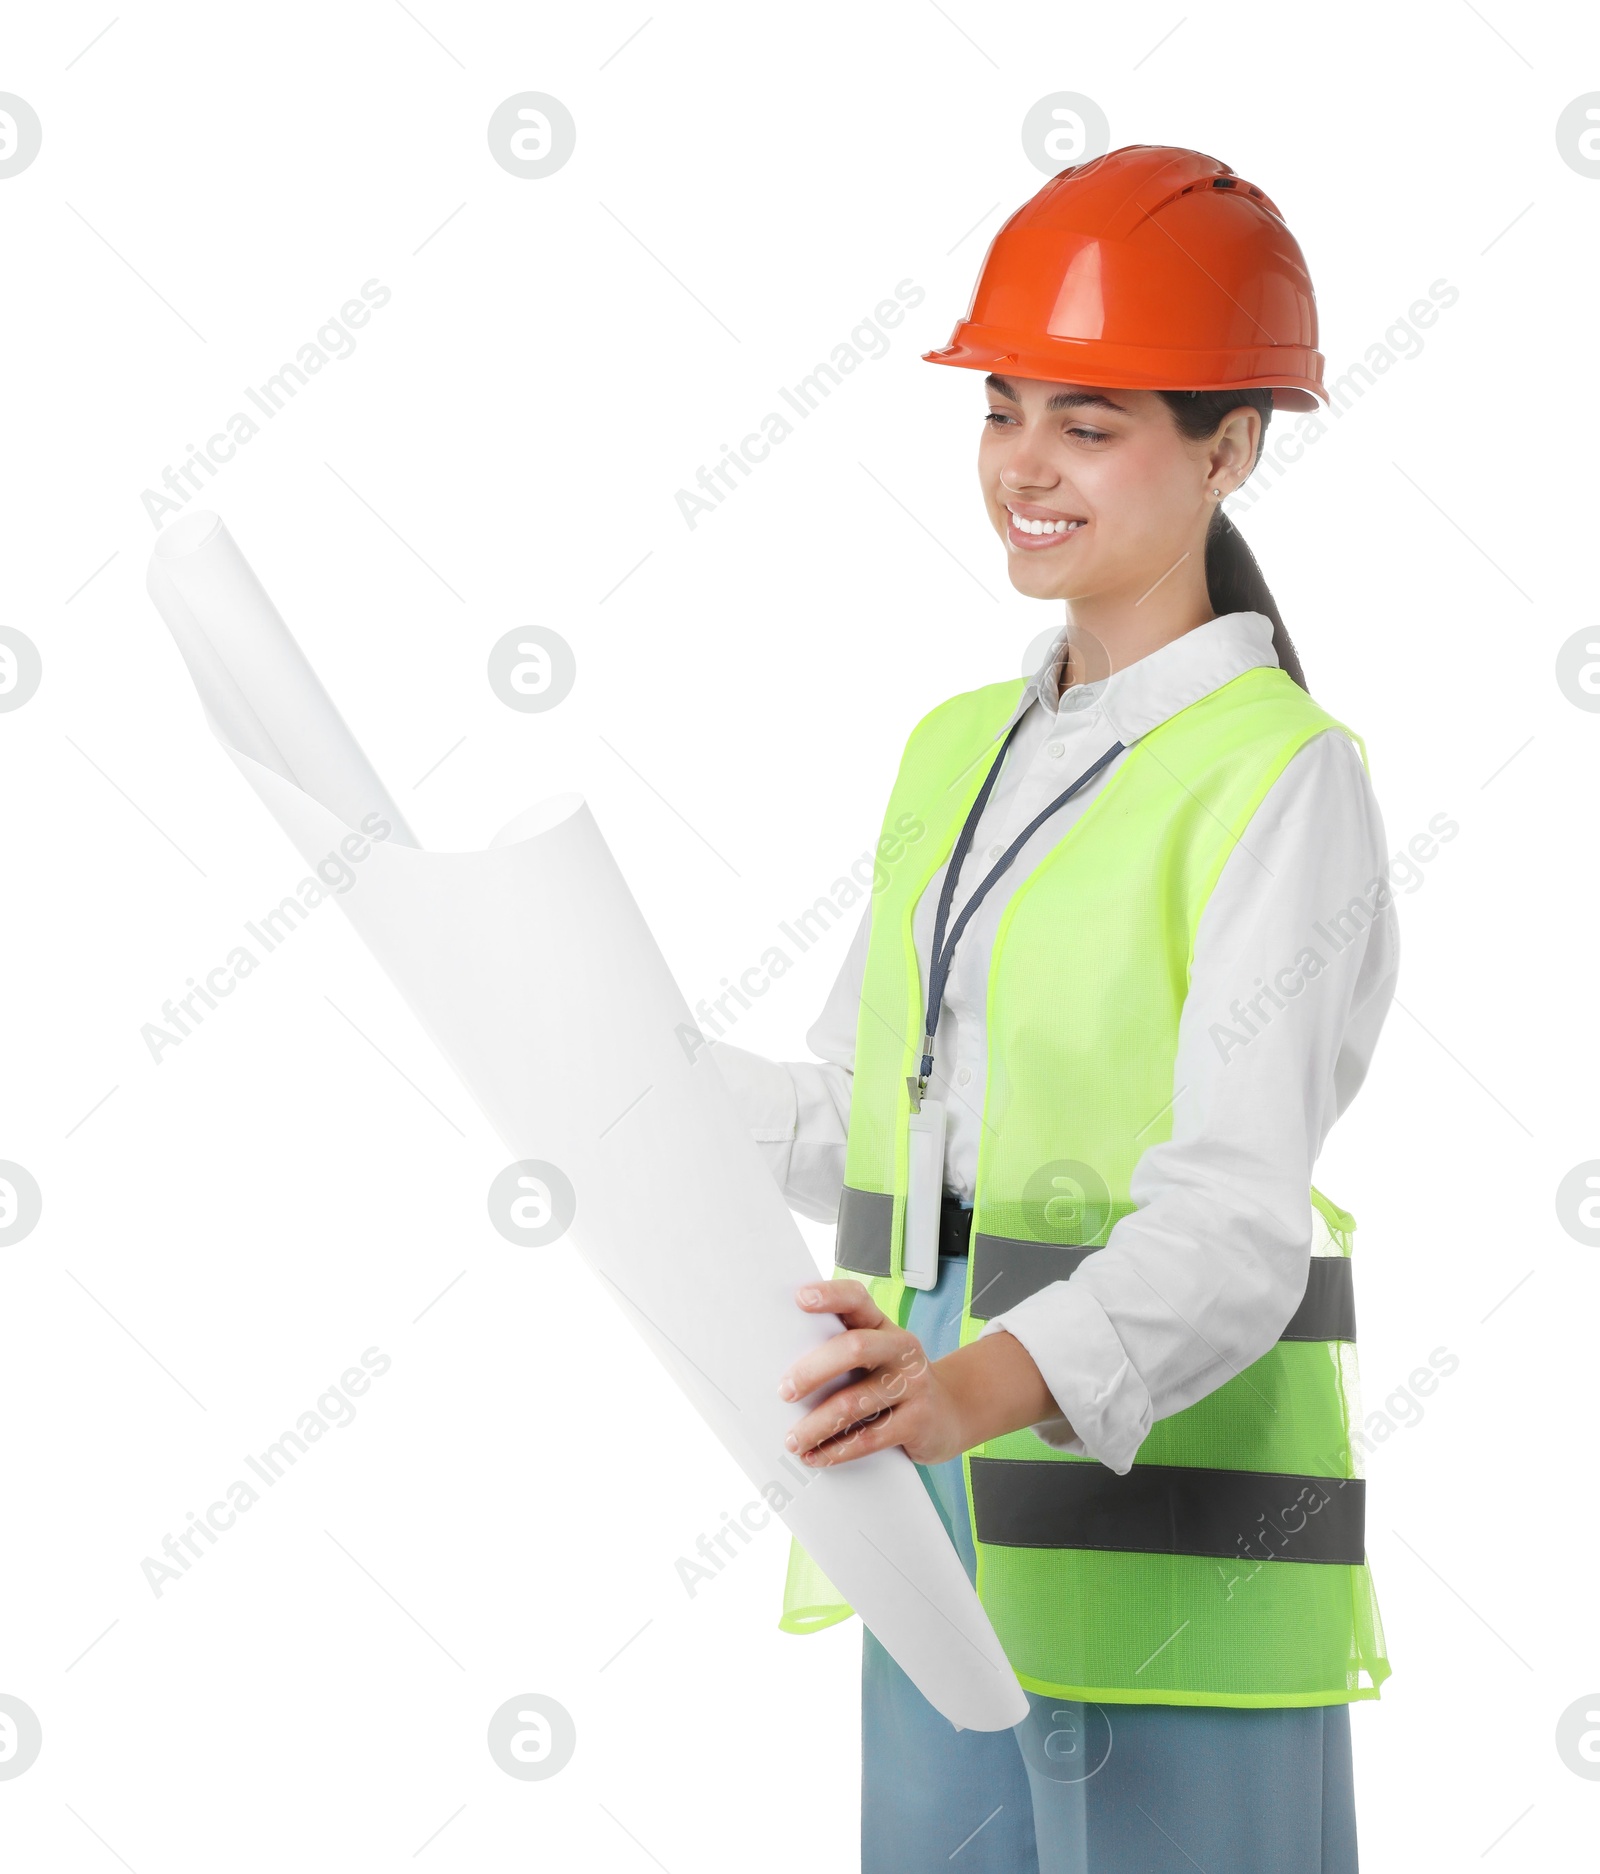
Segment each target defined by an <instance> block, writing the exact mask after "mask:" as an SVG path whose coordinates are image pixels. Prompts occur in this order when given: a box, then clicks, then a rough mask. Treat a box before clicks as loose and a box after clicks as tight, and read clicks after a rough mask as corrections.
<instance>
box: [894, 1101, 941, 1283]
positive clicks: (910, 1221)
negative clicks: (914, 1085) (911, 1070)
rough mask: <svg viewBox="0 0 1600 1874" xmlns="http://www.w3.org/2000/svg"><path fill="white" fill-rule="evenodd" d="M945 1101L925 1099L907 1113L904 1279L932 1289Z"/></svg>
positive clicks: (936, 1274)
mask: <svg viewBox="0 0 1600 1874" xmlns="http://www.w3.org/2000/svg"><path fill="white" fill-rule="evenodd" d="M944 1118H945V1106H944V1101H943V1100H923V1101H922V1103H921V1105H920V1106H919V1107H918V1108H917V1109H916V1110H915V1111H913V1112H911V1113H909V1114H908V1115H907V1134H908V1139H907V1143H908V1147H909V1149H908V1151H907V1154H906V1227H905V1240H904V1243H903V1245H902V1248H901V1254H900V1279H901V1280H902V1281H903V1282H904V1283H905V1284H906V1286H907V1287H908V1288H932V1287H933V1285H934V1284H935V1283H936V1282H937V1281H938V1279H939V1212H940V1210H941V1208H942V1206H943V1204H944Z"/></svg>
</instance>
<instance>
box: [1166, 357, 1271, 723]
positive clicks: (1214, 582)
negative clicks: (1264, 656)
mask: <svg viewBox="0 0 1600 1874" xmlns="http://www.w3.org/2000/svg"><path fill="white" fill-rule="evenodd" d="M1156 395H1157V396H1158V397H1160V398H1161V399H1162V400H1163V401H1164V402H1165V403H1166V405H1167V408H1168V409H1169V410H1171V412H1172V415H1173V420H1174V421H1175V422H1176V423H1177V426H1178V431H1179V434H1180V435H1182V436H1185V437H1187V438H1188V439H1189V441H1190V442H1200V441H1203V440H1204V439H1205V438H1206V437H1208V436H1214V435H1216V433H1217V430H1218V428H1219V427H1220V425H1221V423H1222V419H1223V418H1224V417H1225V416H1226V415H1227V414H1228V412H1229V411H1230V410H1237V409H1238V408H1239V406H1240V404H1242V403H1244V404H1249V405H1250V406H1251V408H1252V409H1255V410H1259V411H1260V412H1261V441H1262V443H1263V444H1264V443H1265V442H1266V439H1267V425H1268V424H1269V423H1270V422H1271V421H1272V392H1271V391H1270V390H1162V391H1157V392H1156ZM1260 453H1261V451H1260V448H1259V447H1258V448H1257V450H1256V455H1257V457H1258V459H1259V457H1260ZM1254 466H1255V464H1254V463H1251V467H1252V468H1254ZM1206 594H1207V597H1208V598H1209V600H1210V603H1211V609H1212V612H1213V613H1214V614H1215V615H1216V616H1217V617H1218V618H1222V617H1225V616H1226V615H1227V614H1228V613H1229V612H1260V613H1261V614H1262V616H1263V617H1265V618H1270V619H1271V620H1272V648H1273V650H1274V651H1275V652H1276V653H1277V658H1278V662H1279V663H1280V664H1281V665H1282V666H1283V668H1284V669H1285V671H1287V672H1288V674H1289V675H1290V676H1291V677H1293V678H1294V680H1295V682H1296V683H1298V684H1299V685H1300V687H1301V689H1302V690H1304V689H1305V688H1306V687H1307V685H1306V679H1305V673H1304V671H1302V670H1301V668H1300V659H1299V658H1298V657H1297V656H1296V655H1295V648H1294V645H1293V643H1292V642H1291V641H1290V638H1289V634H1288V632H1287V631H1285V630H1284V628H1283V619H1282V617H1281V615H1280V614H1279V611H1278V604H1277V601H1276V600H1275V599H1274V598H1273V596H1272V593H1271V592H1270V591H1269V589H1268V587H1267V582H1266V580H1265V579H1264V578H1263V577H1262V574H1261V568H1260V567H1259V566H1258V565H1257V564H1256V556H1255V555H1254V554H1253V553H1252V552H1251V551H1250V549H1249V547H1248V546H1247V545H1246V544H1245V538H1244V535H1243V534H1241V533H1240V532H1239V530H1238V528H1237V527H1235V526H1234V524H1233V522H1232V521H1231V520H1230V519H1229V518H1228V516H1227V515H1226V514H1224V513H1223V511H1222V503H1221V502H1220V501H1219V502H1218V503H1217V507H1216V512H1215V513H1214V514H1213V515H1212V516H1211V529H1210V532H1209V533H1207V535H1206Z"/></svg>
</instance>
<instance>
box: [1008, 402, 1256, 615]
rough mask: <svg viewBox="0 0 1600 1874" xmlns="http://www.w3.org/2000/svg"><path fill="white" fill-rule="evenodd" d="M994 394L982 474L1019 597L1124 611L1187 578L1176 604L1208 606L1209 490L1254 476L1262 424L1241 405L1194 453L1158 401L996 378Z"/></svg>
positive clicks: (1214, 501)
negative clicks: (1186, 599) (1183, 600)
mask: <svg viewBox="0 0 1600 1874" xmlns="http://www.w3.org/2000/svg"><path fill="white" fill-rule="evenodd" d="M984 388H985V392H986V394H987V398H988V405H989V414H988V415H987V416H986V417H985V419H984V427H983V439H982V442H981V444H980V446H979V450H978V474H979V479H980V481H981V483H982V486H983V497H984V501H985V503H986V505H987V507H988V510H989V518H990V520H991V522H992V523H993V525H994V529H995V531H996V532H997V533H998V534H999V536H1000V538H1001V539H1002V540H1003V541H1004V542H1005V544H1006V564H1007V568H1008V570H1009V572H1010V574H1011V583H1012V585H1014V586H1015V587H1016V589H1017V590H1018V591H1019V592H1023V593H1026V594H1027V595H1028V596H1029V597H1030V598H1036V599H1065V600H1067V601H1068V602H1069V603H1071V604H1074V605H1082V604H1084V603H1086V602H1093V603H1096V604H1099V605H1101V606H1106V605H1109V606H1114V607H1117V608H1119V609H1120V608H1121V607H1122V606H1125V605H1133V604H1137V603H1142V600H1143V597H1144V596H1145V595H1146V594H1149V593H1150V592H1151V591H1152V590H1153V589H1154V588H1155V587H1156V585H1157V583H1158V582H1160V581H1163V580H1168V579H1169V575H1172V574H1174V573H1176V572H1178V571H1179V569H1180V568H1181V569H1182V571H1183V577H1182V578H1181V579H1179V580H1178V581H1177V583H1176V584H1175V585H1172V586H1171V591H1170V594H1169V602H1170V601H1171V600H1175V599H1177V598H1178V597H1179V595H1180V594H1188V595H1190V602H1191V603H1192V595H1193V593H1194V592H1195V591H1196V590H1198V592H1199V593H1200V594H1201V595H1202V599H1201V603H1202V606H1203V603H1204V602H1203V595H1204V592H1205V574H1204V567H1205V538H1206V530H1207V528H1208V527H1209V526H1210V524H1211V511H1212V509H1213V508H1214V507H1216V506H1218V505H1219V500H1218V497H1217V496H1216V495H1214V494H1213V493H1212V492H1211V491H1212V489H1213V488H1220V489H1221V490H1222V493H1223V495H1224V496H1226V495H1229V494H1231V493H1232V492H1233V491H1234V489H1235V488H1237V487H1238V486H1239V485H1240V483H1241V482H1242V481H1243V480H1244V478H1245V476H1246V475H1247V474H1248V473H1249V470H1250V466H1251V464H1252V462H1253V461H1254V458H1255V448H1256V441H1257V437H1258V434H1259V430H1260V422H1261V418H1260V415H1259V413H1258V412H1257V411H1255V410H1252V409H1251V408H1250V407H1249V406H1248V405H1241V406H1240V407H1239V408H1238V409H1237V410H1234V411H1231V412H1230V413H1229V414H1228V415H1227V416H1226V417H1224V419H1223V421H1222V426H1221V428H1220V429H1219V430H1218V431H1217V433H1216V434H1215V435H1214V436H1211V437H1207V438H1205V439H1204V440H1202V441H1199V442H1190V441H1188V440H1187V439H1186V438H1185V437H1184V436H1182V435H1180V433H1179V431H1178V427H1177V425H1176V423H1174V421H1173V417H1172V411H1171V409H1170V408H1169V406H1168V405H1167V404H1166V402H1165V401H1164V400H1163V399H1162V398H1161V397H1160V396H1159V395H1158V394H1157V393H1156V392H1155V391H1153V390H1115V389H1112V390H1105V389H1100V388H1097V387H1096V386H1094V385H1089V384H1056V383H1049V382H1046V381H1045V380H1044V379H1042V378H1003V377H994V376H991V377H988V378H986V379H985V380H984ZM1196 575H1198V580H1199V584H1198V588H1196V586H1195V583H1194V581H1195V577H1196ZM1169 584H1170V581H1169ZM1200 615H1201V617H1202V618H1204V617H1206V616H1209V608H1204V609H1202V611H1201V614H1200Z"/></svg>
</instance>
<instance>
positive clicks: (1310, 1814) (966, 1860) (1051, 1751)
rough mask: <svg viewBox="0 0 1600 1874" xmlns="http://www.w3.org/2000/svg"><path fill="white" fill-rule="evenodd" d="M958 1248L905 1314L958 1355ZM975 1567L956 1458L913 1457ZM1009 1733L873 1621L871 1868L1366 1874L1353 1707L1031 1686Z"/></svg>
mask: <svg viewBox="0 0 1600 1874" xmlns="http://www.w3.org/2000/svg"><path fill="white" fill-rule="evenodd" d="M966 1274H967V1270H966V1259H965V1257H958V1256H952V1257H945V1258H941V1260H940V1263H939V1280H938V1285H937V1286H936V1287H934V1288H931V1289H919V1290H917V1291H915V1293H914V1298H913V1301H912V1304H911V1314H910V1317H909V1320H908V1322H907V1325H908V1326H909V1328H910V1330H911V1332H912V1333H914V1334H915V1335H916V1336H917V1338H918V1339H919V1340H920V1341H921V1342H922V1344H923V1347H924V1348H925V1349H926V1351H927V1353H928V1356H929V1358H930V1359H938V1358H939V1357H940V1356H941V1355H942V1354H946V1353H949V1352H951V1351H953V1349H954V1348H955V1346H956V1342H957V1338H958V1335H959V1332H960V1323H961V1299H962V1294H963V1292H964V1290H965V1287H966ZM917 1468H918V1470H919V1471H920V1472H921V1473H922V1479H923V1482H924V1483H925V1484H926V1485H927V1488H928V1492H929V1495H930V1496H932V1498H933V1501H934V1503H935V1505H936V1506H937V1508H938V1511H939V1514H940V1516H941V1518H942V1519H943V1521H944V1524H945V1527H946V1528H947V1529H948V1530H949V1532H950V1536H951V1540H952V1541H953V1542H954V1543H955V1545H956V1549H957V1551H958V1552H959V1554H960V1556H961V1559H962V1561H963V1563H964V1564H965V1565H966V1570H967V1574H968V1577H969V1578H971V1579H974V1580H975V1579H976V1575H977V1558H976V1556H975V1554H974V1552H973V1547H972V1532H971V1528H970V1525H969V1523H968V1517H967V1498H966V1483H965V1479H964V1477H963V1474H962V1469H961V1460H960V1459H959V1458H954V1459H952V1460H951V1461H950V1462H949V1463H947V1464H936V1465H931V1466H923V1465H918V1467H917ZM1028 1706H1029V1711H1028V1716H1027V1717H1026V1718H1025V1719H1024V1720H1023V1721H1022V1723H1021V1724H1019V1725H1017V1726H1016V1728H1015V1729H1014V1730H1010V1731H957V1730H956V1729H955V1728H954V1726H952V1725H951V1723H950V1722H949V1720H948V1719H947V1718H944V1717H941V1716H940V1714H939V1713H938V1712H937V1711H935V1710H934V1708H933V1707H932V1706H931V1705H930V1704H929V1703H928V1702H927V1700H926V1699H925V1698H924V1697H923V1696H922V1694H921V1693H920V1692H919V1691H918V1690H917V1688H916V1687H915V1686H914V1685H913V1684H912V1683H911V1681H910V1680H909V1679H908V1678H907V1677H906V1675H905V1674H904V1673H903V1672H902V1671H901V1670H900V1668H899V1667H898V1666H897V1665H896V1664H895V1663H894V1661H893V1660H892V1659H891V1658H890V1657H889V1655H888V1654H887V1653H886V1652H885V1651H884V1649H883V1648H882V1647H881V1646H880V1645H879V1644H878V1642H877V1641H876V1640H875V1639H874V1638H873V1636H872V1634H871V1633H869V1632H867V1631H866V1630H865V1629H863V1632H862V1652H861V1870H862V1874H932V1871H933V1870H936V1869H940V1868H946V1867H948V1868H950V1869H952V1870H953V1871H954V1874H1195V1870H1196V1869H1197V1868H1198V1869H1201V1870H1204V1874H1254V1871H1255V1870H1260V1871H1261V1874H1267V1871H1268V1870H1270V1871H1271V1874H1356V1818H1355V1796H1354V1790H1353V1786H1352V1780H1351V1764H1350V1708H1349V1706H1348V1705H1315V1706H1308V1707H1290V1706H1272V1707H1268V1708H1263V1709H1252V1710H1242V1709H1234V1708H1232V1707H1230V1706H1224V1705H1092V1704H1086V1703H1083V1702H1080V1701H1078V1700H1075V1699H1068V1698H1045V1697H1042V1696H1041V1695H1039V1694H1037V1693H1033V1692H1030V1693H1029V1694H1028Z"/></svg>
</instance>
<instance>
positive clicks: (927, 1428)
mask: <svg viewBox="0 0 1600 1874" xmlns="http://www.w3.org/2000/svg"><path fill="white" fill-rule="evenodd" d="M795 1300H796V1301H797V1302H798V1303H799V1305H800V1306H801V1307H802V1308H804V1309H805V1310H806V1311H807V1312H808V1313H810V1314H836V1315H838V1316H839V1317H840V1318H841V1319H842V1320H843V1321H844V1323H845V1330H844V1332H843V1333H840V1334H835V1335H834V1336H833V1338H832V1339H831V1340H827V1341H824V1342H823V1343H822V1345H821V1346H820V1347H813V1348H811V1349H810V1350H809V1352H807V1353H803V1354H802V1355H801V1356H800V1358H799V1359H798V1360H796V1361H795V1363H794V1364H793V1365H792V1366H791V1367H790V1368H789V1370H788V1371H787V1372H786V1373H785V1374H784V1376H783V1378H782V1381H781V1382H780V1384H779V1386H778V1392H779V1394H780V1395H781V1396H782V1397H783V1398H785V1399H803V1398H804V1397H805V1396H806V1394H807V1393H810V1392H815V1391H816V1389H817V1387H819V1386H824V1385H826V1384H827V1383H828V1382H829V1381H830V1380H837V1379H838V1378H840V1377H841V1376H842V1375H843V1374H846V1373H850V1372H853V1371H856V1370H857V1369H862V1371H861V1373H860V1376H859V1377H858V1378H856V1379H854V1380H851V1381H850V1382H849V1383H848V1384H847V1385H844V1386H841V1387H840V1388H839V1389H838V1390H837V1391H836V1392H833V1393H830V1394H829V1395H828V1397H827V1398H826V1399H824V1400H823V1401H822V1403H821V1404H820V1405H818V1406H814V1407H813V1408H812V1409H811V1411H809V1412H808V1413H807V1414H806V1415H805V1417H804V1418H803V1419H801V1420H800V1422H799V1423H798V1424H797V1425H796V1426H794V1428H793V1429H792V1430H791V1431H790V1433H789V1436H788V1438H787V1439H786V1441H785V1442H786V1443H787V1445H788V1447H789V1449H790V1450H791V1451H793V1452H795V1453H796V1454H797V1455H798V1456H799V1457H800V1458H801V1460H802V1461H803V1462H804V1463H806V1464H810V1465H813V1466H816V1467H819V1468H820V1467H821V1466H824V1465H828V1464H842V1463H847V1462H848V1461H849V1460H850V1459H851V1458H859V1457H865V1456H866V1454H867V1453H868V1452H869V1451H880V1450H882V1449H883V1447H884V1446H885V1445H904V1446H905V1450H906V1455H907V1457H910V1458H914V1459H915V1460H916V1462H917V1463H918V1464H942V1463H944V1462H945V1460H946V1459H948V1458H953V1457H959V1456H960V1454H961V1453H962V1452H963V1451H968V1450H970V1449H971V1448H972V1447H973V1446H974V1445H977V1444H982V1443H983V1441H984V1440H985V1439H986V1438H998V1437H1000V1436H1001V1434H1002V1433H1004V1432H1008V1431H1017V1430H1019V1429H1020V1428H1021V1427H1022V1426H1024V1425H1033V1424H1036V1423H1038V1422H1039V1421H1040V1420H1041V1419H1048V1418H1058V1417H1059V1416H1060V1412H1059V1410H1058V1408H1057V1406H1056V1403H1055V1401H1054V1399H1052V1398H1051V1396H1050V1390H1049V1388H1048V1387H1047V1386H1046V1385H1045V1383H1044V1379H1043V1377H1042V1375H1041V1374H1040V1372H1039V1369H1038V1367H1037V1366H1035V1365H1034V1363H1033V1357H1032V1355H1031V1354H1029V1352H1028V1350H1027V1348H1025V1347H1024V1346H1023V1345H1022V1343H1021V1341H1019V1340H1017V1339H1015V1338H1014V1337H1013V1336H1012V1335H1010V1334H987V1335H985V1336H984V1337H983V1338H982V1339H981V1340H975V1341H972V1342H971V1343H970V1344H969V1345H967V1346H965V1347H961V1348H958V1349H957V1350H956V1351H955V1352H954V1353H949V1354H946V1355H945V1356H944V1358H943V1359H942V1360H930V1359H929V1358H928V1356H927V1353H926V1352H925V1351H924V1349H923V1345H922V1343H921V1341H919V1340H918V1339H917V1337H916V1335H915V1334H913V1333H911V1332H910V1330H909V1329H907V1328H903V1327H897V1326H896V1325H895V1323H894V1322H893V1321H891V1320H890V1319H889V1317H888V1316H887V1315H886V1314H885V1313H884V1312H883V1310H882V1309H881V1308H880V1307H879V1306H878V1304H877V1303H876V1302H875V1301H874V1300H873V1299H872V1297H871V1295H869V1294H868V1293H867V1290H866V1287H865V1285H864V1284H863V1283H860V1282H850V1281H844V1282H817V1283H808V1284H807V1285H806V1286H805V1287H804V1288H802V1289H798V1290H797V1291H796V1293H795Z"/></svg>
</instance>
